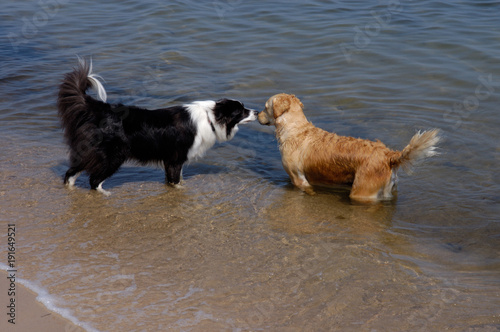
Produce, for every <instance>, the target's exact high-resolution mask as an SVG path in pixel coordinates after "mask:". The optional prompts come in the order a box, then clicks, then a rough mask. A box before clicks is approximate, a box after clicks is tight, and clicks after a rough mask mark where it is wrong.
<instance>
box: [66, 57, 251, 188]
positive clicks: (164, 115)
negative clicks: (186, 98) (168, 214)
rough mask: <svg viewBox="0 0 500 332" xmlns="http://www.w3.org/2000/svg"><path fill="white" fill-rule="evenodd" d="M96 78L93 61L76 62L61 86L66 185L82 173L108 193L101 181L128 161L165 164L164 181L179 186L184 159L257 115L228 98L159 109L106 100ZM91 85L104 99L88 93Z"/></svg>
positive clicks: (228, 136) (226, 137) (229, 135)
mask: <svg viewBox="0 0 500 332" xmlns="http://www.w3.org/2000/svg"><path fill="white" fill-rule="evenodd" d="M99 78H100V77H99V76H97V75H95V74H93V73H92V63H90V64H89V63H87V62H86V61H84V60H80V62H79V65H78V67H77V68H75V69H74V70H73V71H72V72H71V73H68V74H66V76H65V78H64V80H63V82H62V84H61V85H60V88H59V97H58V101H57V106H58V109H59V116H60V118H61V122H62V127H63V128H64V136H65V139H66V142H67V144H68V145H69V148H70V168H69V169H68V171H67V172H66V175H65V177H64V183H65V184H68V185H70V186H72V185H74V183H75V180H76V178H77V177H78V175H79V174H80V172H82V171H86V172H87V173H88V174H89V176H90V178H89V181H90V187H91V188H92V189H97V190H98V191H100V192H102V193H104V194H109V193H108V192H107V191H105V190H104V189H102V183H103V182H104V180H106V179H107V178H108V177H110V176H111V175H112V174H113V173H115V172H116V171H117V170H118V169H119V168H120V166H121V165H122V164H123V163H124V162H125V161H127V160H134V161H137V162H139V163H141V164H148V163H158V164H161V163H163V165H164V167H165V176H166V182H167V183H169V184H178V183H179V182H180V178H181V172H182V166H183V164H184V163H185V162H187V161H191V160H193V159H195V158H198V157H201V156H203V155H204V154H205V152H206V151H207V150H208V149H210V148H211V147H212V146H213V145H214V144H215V142H216V141H218V142H225V141H229V140H230V139H232V138H233V137H234V135H235V134H236V132H237V131H238V125H239V124H243V123H247V122H250V121H254V120H256V119H257V112H256V111H254V110H250V109H247V108H245V107H244V106H243V104H242V103H240V102H239V101H236V100H231V99H221V100H218V101H211V100H207V101H195V102H192V103H190V104H186V105H182V106H173V107H168V108H163V109H157V110H147V109H143V108H139V107H135V106H125V105H121V104H116V105H114V104H109V103H106V98H107V96H106V91H105V89H104V87H103V86H102V84H101V82H100V81H99ZM90 87H92V88H94V89H95V90H97V92H98V95H99V98H100V99H102V101H99V100H96V99H94V98H92V97H91V96H89V95H87V94H86V91H87V89H89V88H90Z"/></svg>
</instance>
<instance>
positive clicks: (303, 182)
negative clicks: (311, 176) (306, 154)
mask: <svg viewBox="0 0 500 332" xmlns="http://www.w3.org/2000/svg"><path fill="white" fill-rule="evenodd" d="M290 178H291V179H292V183H293V184H294V185H295V186H296V187H298V188H299V189H300V190H302V191H304V192H305V193H306V194H309V195H316V193H315V192H314V189H313V187H312V186H311V184H310V183H309V181H307V179H306V177H305V175H304V173H302V172H300V171H296V172H293V173H291V174H290Z"/></svg>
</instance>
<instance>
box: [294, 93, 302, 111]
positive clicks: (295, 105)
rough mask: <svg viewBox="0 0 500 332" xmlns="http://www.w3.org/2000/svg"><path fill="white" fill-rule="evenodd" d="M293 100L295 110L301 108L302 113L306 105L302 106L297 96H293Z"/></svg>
mask: <svg viewBox="0 0 500 332" xmlns="http://www.w3.org/2000/svg"><path fill="white" fill-rule="evenodd" d="M291 100H292V105H291V107H293V108H294V110H295V108H296V107H297V106H298V107H299V108H300V111H302V109H304V104H302V102H301V101H300V99H299V98H297V97H295V95H291Z"/></svg>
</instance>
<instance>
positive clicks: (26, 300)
mask: <svg viewBox="0 0 500 332" xmlns="http://www.w3.org/2000/svg"><path fill="white" fill-rule="evenodd" d="M0 280H1V281H0V290H1V291H0V293H1V295H0V301H1V303H2V308H4V309H3V310H2V312H3V314H2V315H1V317H2V318H1V320H0V330H1V331H38V332H59V331H61V332H84V331H86V330H85V329H84V328H83V327H81V326H78V325H76V324H75V323H73V322H72V321H71V320H69V319H68V318H65V317H63V316H62V315H60V314H59V313H57V312H54V311H52V310H49V309H48V308H47V307H46V306H45V305H44V304H43V303H41V302H40V301H38V300H37V297H38V296H39V294H37V293H36V292H34V291H33V290H32V289H30V288H29V287H27V286H25V285H23V284H22V283H21V282H19V280H16V281H15V297H14V299H15V320H14V322H15V324H12V323H10V322H9V319H11V318H10V317H9V315H8V310H9V309H8V307H7V306H8V305H9V303H10V299H11V298H12V297H11V296H9V295H8V290H9V279H8V274H7V272H6V271H4V270H2V272H1V273H0Z"/></svg>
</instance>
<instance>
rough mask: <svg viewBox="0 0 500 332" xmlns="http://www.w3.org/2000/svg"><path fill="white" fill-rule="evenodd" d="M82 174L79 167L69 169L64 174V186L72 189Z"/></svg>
mask: <svg viewBox="0 0 500 332" xmlns="http://www.w3.org/2000/svg"><path fill="white" fill-rule="evenodd" d="M81 172H82V169H81V168H80V167H70V168H69V169H68V170H67V171H66V174H65V175H64V184H66V185H68V186H70V187H72V186H74V185H75V181H76V179H77V178H78V176H79V175H80V173H81Z"/></svg>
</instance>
